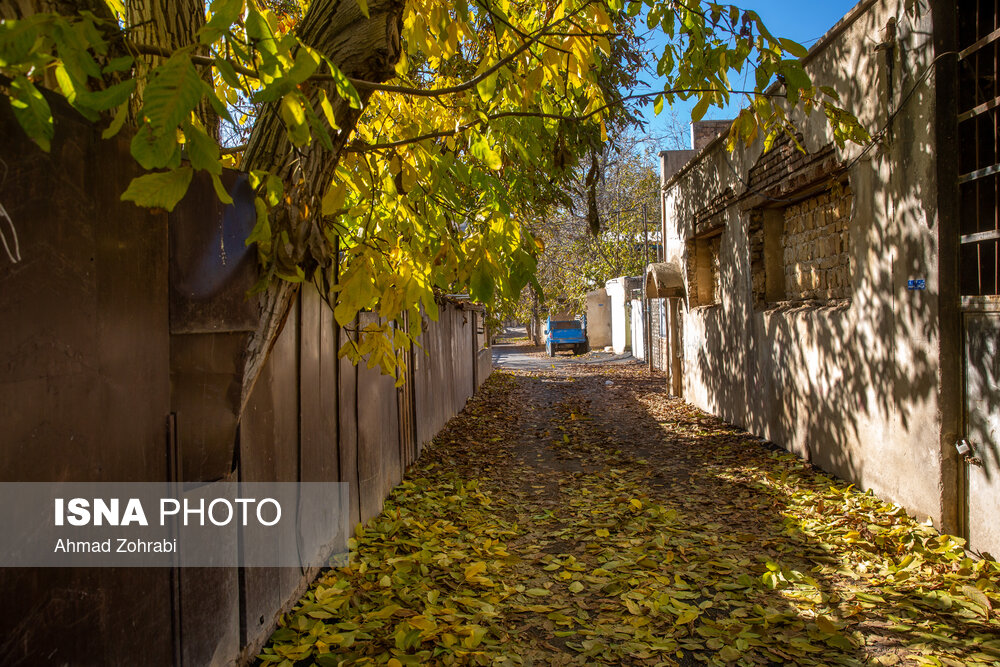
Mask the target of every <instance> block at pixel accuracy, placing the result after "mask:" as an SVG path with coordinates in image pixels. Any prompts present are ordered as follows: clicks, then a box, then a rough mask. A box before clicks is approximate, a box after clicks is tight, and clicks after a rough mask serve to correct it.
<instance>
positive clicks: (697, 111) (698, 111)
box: [691, 95, 712, 123]
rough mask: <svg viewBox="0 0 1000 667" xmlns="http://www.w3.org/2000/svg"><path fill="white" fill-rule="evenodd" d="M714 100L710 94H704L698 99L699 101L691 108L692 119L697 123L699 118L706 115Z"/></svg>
mask: <svg viewBox="0 0 1000 667" xmlns="http://www.w3.org/2000/svg"><path fill="white" fill-rule="evenodd" d="M711 102H712V98H711V96H710V95H702V96H701V98H700V99H699V100H698V103H697V104H695V105H694V108H693V109H691V120H692V121H693V122H695V123H697V122H698V121H699V120H701V119H702V118H704V117H705V112H707V111H708V107H709V105H710V104H711Z"/></svg>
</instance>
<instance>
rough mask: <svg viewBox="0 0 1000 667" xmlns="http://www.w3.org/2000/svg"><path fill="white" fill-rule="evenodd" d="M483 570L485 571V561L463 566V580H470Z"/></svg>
mask: <svg viewBox="0 0 1000 667" xmlns="http://www.w3.org/2000/svg"><path fill="white" fill-rule="evenodd" d="M485 571H486V563H483V562H478V563H473V564H472V565H470V566H469V567H467V568H465V580H466V581H470V580H471V579H473V578H475V577H476V575H478V574H482V573H483V572H485Z"/></svg>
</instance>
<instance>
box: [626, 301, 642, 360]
mask: <svg viewBox="0 0 1000 667" xmlns="http://www.w3.org/2000/svg"><path fill="white" fill-rule="evenodd" d="M628 303H629V320H630V322H629V324H630V328H631V337H632V356H633V357H635V358H636V359H642V360H645V359H646V319H645V317H644V316H643V302H642V299H630V300H629V302H628Z"/></svg>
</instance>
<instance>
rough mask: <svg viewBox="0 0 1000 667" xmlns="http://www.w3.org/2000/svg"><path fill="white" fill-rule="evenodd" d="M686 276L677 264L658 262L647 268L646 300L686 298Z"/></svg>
mask: <svg viewBox="0 0 1000 667" xmlns="http://www.w3.org/2000/svg"><path fill="white" fill-rule="evenodd" d="M685 296H686V294H685V292H684V274H683V272H682V271H681V267H680V265H679V263H677V262H657V263H656V264H650V265H649V266H647V267H646V298H648V299H664V298H669V297H678V298H682V299H683V298H684V297H685Z"/></svg>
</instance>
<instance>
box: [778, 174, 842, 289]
mask: <svg viewBox="0 0 1000 667" xmlns="http://www.w3.org/2000/svg"><path fill="white" fill-rule="evenodd" d="M851 201H852V195H851V191H850V188H837V190H836V191H834V190H831V191H829V192H824V193H823V194H820V195H818V196H815V197H811V198H809V199H806V200H805V201H802V202H800V203H798V204H794V205H792V206H789V207H788V208H787V209H785V231H784V234H782V239H781V241H782V250H783V256H784V267H783V268H784V275H785V300H786V301H800V300H805V299H823V300H829V299H846V298H848V297H850V295H851V284H850V283H851V281H850V277H851V263H850V253H849V252H848V242H849V237H848V229H847V228H848V223H849V222H850V217H851Z"/></svg>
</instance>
